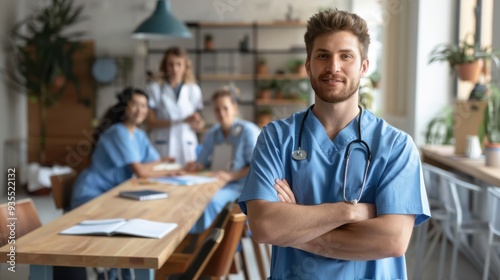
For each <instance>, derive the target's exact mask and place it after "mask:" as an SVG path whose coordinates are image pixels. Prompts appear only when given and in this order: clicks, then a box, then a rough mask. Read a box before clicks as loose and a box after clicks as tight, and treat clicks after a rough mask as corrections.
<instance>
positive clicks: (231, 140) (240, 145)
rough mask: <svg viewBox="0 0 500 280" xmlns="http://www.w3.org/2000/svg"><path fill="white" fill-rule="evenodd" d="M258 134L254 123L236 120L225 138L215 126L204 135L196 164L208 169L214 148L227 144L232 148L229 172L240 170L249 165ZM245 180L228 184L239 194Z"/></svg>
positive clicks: (218, 126)
mask: <svg viewBox="0 0 500 280" xmlns="http://www.w3.org/2000/svg"><path fill="white" fill-rule="evenodd" d="M259 134H260V128H259V127H258V126H257V125H255V124H254V123H252V122H249V121H245V120H240V119H236V120H235V121H234V123H233V125H232V126H231V129H230V133H229V135H228V136H227V138H225V137H224V134H222V129H221V127H220V124H216V125H214V126H212V128H210V130H208V131H207V133H206V134H205V137H204V139H203V143H202V149H201V152H200V155H199V156H198V159H197V162H199V163H201V164H202V165H203V167H205V168H207V169H210V166H211V164H212V154H213V151H214V147H215V146H216V145H220V144H222V143H227V144H230V145H231V146H233V158H232V160H233V161H232V163H231V170H229V171H231V172H235V171H238V170H241V169H243V168H245V167H246V166H248V165H250V162H251V160H252V155H253V150H254V148H255V143H256V142H257V137H258V136H259ZM245 179H246V178H245V177H244V178H241V179H239V180H237V181H233V182H231V183H229V184H231V185H235V187H236V188H237V189H238V190H239V191H240V192H241V190H243V184H244V182H245Z"/></svg>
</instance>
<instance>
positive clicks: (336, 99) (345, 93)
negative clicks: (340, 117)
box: [311, 76, 361, 103]
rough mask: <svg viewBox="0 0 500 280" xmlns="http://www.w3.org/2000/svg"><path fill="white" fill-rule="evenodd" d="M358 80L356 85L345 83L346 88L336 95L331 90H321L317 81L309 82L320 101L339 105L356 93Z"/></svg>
mask: <svg viewBox="0 0 500 280" xmlns="http://www.w3.org/2000/svg"><path fill="white" fill-rule="evenodd" d="M336 77H337V76H334V78H336ZM320 79H321V78H320ZM360 80H361V79H358V81H357V82H356V83H351V84H350V85H348V83H345V85H347V87H346V88H344V89H342V90H341V92H338V93H334V91H335V90H334V89H331V88H330V89H328V90H321V86H320V85H319V83H318V82H317V80H311V87H312V88H313V90H314V92H315V93H316V95H317V96H318V97H319V99H321V100H322V101H324V102H328V103H341V102H344V101H346V100H348V99H349V98H351V97H352V96H353V95H354V94H355V93H356V92H357V91H358V89H359V84H360ZM351 81H352V80H351Z"/></svg>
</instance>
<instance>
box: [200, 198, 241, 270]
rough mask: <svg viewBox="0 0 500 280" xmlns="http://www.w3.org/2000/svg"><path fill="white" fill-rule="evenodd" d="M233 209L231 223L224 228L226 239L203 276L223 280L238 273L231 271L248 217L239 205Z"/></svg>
mask: <svg viewBox="0 0 500 280" xmlns="http://www.w3.org/2000/svg"><path fill="white" fill-rule="evenodd" d="M232 207H233V208H232V210H231V214H230V215H229V221H228V222H227V224H226V226H225V227H224V238H223V239H222V242H221V244H220V245H219V248H217V251H215V253H214V255H213V256H212V258H211V259H210V261H209V262H208V265H207V267H206V268H205V269H204V270H203V272H202V275H203V276H209V277H212V278H221V277H225V276H228V275H229V274H230V273H231V272H233V273H235V272H237V271H231V267H232V266H233V267H234V263H235V254H236V253H237V249H238V245H239V244H240V241H241V237H242V234H243V228H244V227H245V222H246V220H247V217H246V215H245V214H243V213H242V212H241V209H240V207H239V206H238V205H236V204H233V205H232Z"/></svg>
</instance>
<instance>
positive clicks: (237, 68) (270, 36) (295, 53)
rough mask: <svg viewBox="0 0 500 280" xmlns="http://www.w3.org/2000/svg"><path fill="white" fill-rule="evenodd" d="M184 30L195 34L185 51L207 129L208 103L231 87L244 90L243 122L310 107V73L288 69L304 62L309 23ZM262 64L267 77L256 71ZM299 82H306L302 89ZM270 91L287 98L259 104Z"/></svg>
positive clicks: (206, 25)
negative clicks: (209, 42) (207, 41)
mask: <svg viewBox="0 0 500 280" xmlns="http://www.w3.org/2000/svg"><path fill="white" fill-rule="evenodd" d="M186 25H187V26H188V27H189V28H190V29H191V31H192V33H193V40H192V41H190V42H189V44H188V45H187V44H186V45H183V47H185V48H186V49H187V50H188V53H189V54H190V57H191V59H192V60H193V64H194V71H195V75H196V78H197V81H198V84H199V85H200V87H201V89H202V92H203V96H204V104H205V108H204V110H203V115H204V117H205V119H206V121H207V124H209V125H210V124H213V123H215V122H216V120H215V117H214V116H213V108H212V107H211V100H210V99H211V96H212V93H213V92H214V91H215V90H216V89H219V88H221V87H222V86H224V85H228V84H230V83H232V84H234V85H235V86H236V87H238V88H239V89H240V91H241V94H240V102H239V105H240V111H241V114H242V118H244V119H247V120H251V121H254V122H257V119H258V114H259V112H260V111H264V110H267V111H269V109H273V110H274V109H275V110H277V111H278V113H275V114H274V119H277V118H284V117H287V116H286V115H284V113H283V112H287V113H289V114H291V113H293V112H296V111H299V110H302V109H304V108H306V107H307V106H308V105H309V104H310V102H311V101H310V100H311V99H312V98H311V92H312V90H311V88H310V85H309V83H308V77H307V74H306V73H305V71H304V72H301V73H300V74H298V73H294V72H292V71H291V70H290V69H289V68H290V67H289V66H288V64H289V63H290V61H291V60H294V61H297V60H302V61H305V57H306V49H305V46H304V43H303V36H304V32H305V30H306V23H305V22H302V21H269V22H187V23H186ZM207 35H208V36H209V37H211V38H212V40H213V41H214V45H215V46H213V47H212V48H210V49H206V46H205V44H204V40H205V37H206V36H207ZM148 51H149V53H150V54H157V55H160V54H163V52H164V51H165V48H164V47H162V48H149V50H148ZM262 60H265V61H266V64H267V69H268V71H267V72H266V73H264V74H260V73H258V72H257V68H258V67H257V66H258V64H259V62H261V61H262ZM302 64H303V62H302ZM300 82H304V83H303V84H302V85H300ZM299 85H300V86H299ZM304 85H307V86H304ZM266 86H267V87H272V88H271V91H273V90H276V91H280V92H283V94H275V93H272V94H271V99H270V100H266V101H263V100H260V99H258V96H259V94H260V93H259V91H260V90H261V89H262V88H263V87H266ZM277 87H280V88H279V89H278V88H277ZM278 95H279V96H278ZM275 97H279V99H278V98H275ZM260 107H265V108H260ZM269 107H271V108H269Z"/></svg>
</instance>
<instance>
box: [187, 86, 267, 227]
mask: <svg viewBox="0 0 500 280" xmlns="http://www.w3.org/2000/svg"><path fill="white" fill-rule="evenodd" d="M212 106H213V108H214V113H215V117H216V118H217V122H218V124H216V125H214V126H213V127H212V128H211V129H210V130H208V131H207V133H206V134H205V137H204V140H203V143H202V149H201V152H200V155H199V157H198V159H197V161H196V162H189V163H188V164H187V165H186V170H187V171H189V172H197V171H201V170H205V169H211V170H212V171H214V176H216V177H217V178H218V179H219V181H220V182H222V183H223V184H225V186H224V187H223V188H222V189H220V190H219V191H218V192H217V193H216V194H215V196H214V197H213V198H212V200H211V202H210V203H209V205H208V206H207V208H206V209H205V211H204V212H203V215H202V216H201V217H200V219H199V220H198V222H197V223H196V224H195V225H194V227H193V228H192V229H191V233H193V234H197V233H201V232H203V231H204V230H205V229H207V228H208V227H209V226H210V225H211V224H212V222H213V221H214V219H215V217H216V216H217V214H219V212H220V211H221V210H222V208H223V207H224V206H225V205H226V203H227V202H230V201H235V200H236V199H238V198H239V197H240V194H241V191H242V190H243V184H244V183H245V179H246V176H247V174H248V171H249V169H250V161H251V159H252V153H253V149H254V147H255V143H256V142H257V137H258V135H259V133H260V129H259V127H258V126H257V125H255V124H254V123H252V122H249V121H245V120H242V119H239V118H238V117H237V116H238V114H239V109H238V102H237V100H236V97H235V95H234V94H233V93H232V92H231V91H230V90H225V89H223V90H219V91H217V92H215V93H214V95H213V96H212Z"/></svg>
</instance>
